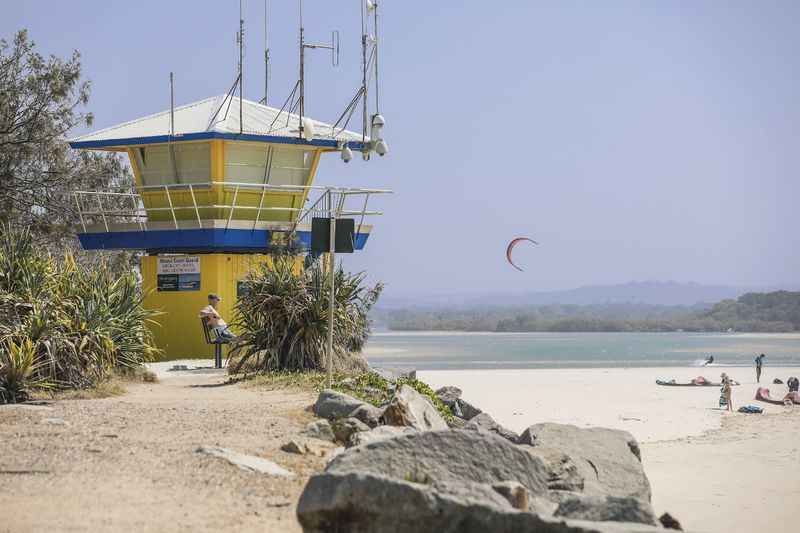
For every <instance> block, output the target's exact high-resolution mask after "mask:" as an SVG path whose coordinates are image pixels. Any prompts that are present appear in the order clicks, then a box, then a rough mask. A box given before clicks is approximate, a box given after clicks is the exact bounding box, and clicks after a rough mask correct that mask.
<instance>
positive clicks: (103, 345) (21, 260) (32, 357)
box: [0, 226, 157, 402]
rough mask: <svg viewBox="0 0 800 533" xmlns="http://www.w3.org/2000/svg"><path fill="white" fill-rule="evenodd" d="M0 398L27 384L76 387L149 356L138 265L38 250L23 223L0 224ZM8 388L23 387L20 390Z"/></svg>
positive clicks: (9, 398) (14, 395)
mask: <svg viewBox="0 0 800 533" xmlns="http://www.w3.org/2000/svg"><path fill="white" fill-rule="evenodd" d="M0 233H2V237H0V365H2V366H1V367H0V388H2V391H3V392H2V395H3V396H2V398H0V401H3V402H10V401H19V400H20V399H24V397H25V396H26V395H27V394H28V391H30V390H31V389H37V388H38V389H40V388H43V387H54V388H58V389H81V388H87V387H92V386H94V385H96V384H97V383H99V382H101V381H104V380H106V379H107V378H108V377H109V376H110V375H111V373H113V372H114V371H115V370H120V369H125V368H135V367H137V366H140V365H141V364H142V363H143V362H145V361H149V360H151V359H152V358H153V356H154V355H155V353H156V352H157V350H156V349H155V348H154V347H153V343H152V337H151V334H150V332H149V330H148V328H147V327H146V326H147V323H148V322H149V321H151V320H152V317H153V316H154V313H153V312H151V311H147V310H145V309H144V307H143V305H142V300H143V295H142V293H141V290H140V287H139V283H138V278H137V275H136V273H135V272H133V271H131V270H125V271H122V272H119V271H116V270H114V269H112V268H111V267H110V265H109V264H108V263H107V262H106V261H105V260H104V259H102V258H100V259H98V260H96V261H95V262H94V263H93V264H91V265H88V264H86V265H84V264H79V263H77V262H76V261H75V259H74V258H73V257H72V256H71V255H69V254H68V255H67V256H65V257H64V258H63V259H62V260H60V261H57V260H56V259H55V258H53V257H51V256H49V255H47V254H44V253H41V252H40V251H39V250H38V249H37V248H36V246H35V245H34V243H33V241H32V239H31V236H30V234H29V233H28V232H27V231H24V230H22V231H17V230H12V229H11V228H9V227H6V226H0ZM12 391H22V394H21V395H20V394H18V393H17V392H12Z"/></svg>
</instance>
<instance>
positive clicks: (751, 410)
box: [739, 405, 764, 414]
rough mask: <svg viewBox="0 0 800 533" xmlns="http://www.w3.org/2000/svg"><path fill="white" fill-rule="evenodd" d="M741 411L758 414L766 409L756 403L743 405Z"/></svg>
mask: <svg viewBox="0 0 800 533" xmlns="http://www.w3.org/2000/svg"><path fill="white" fill-rule="evenodd" d="M739 412H740V413H747V414H758V413H763V412H764V410H763V409H762V408H760V407H758V406H755V405H743V406H742V407H740V408H739Z"/></svg>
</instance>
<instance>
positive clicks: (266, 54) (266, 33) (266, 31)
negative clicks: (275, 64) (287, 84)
mask: <svg viewBox="0 0 800 533" xmlns="http://www.w3.org/2000/svg"><path fill="white" fill-rule="evenodd" d="M268 99H269V2H268V0H264V105H268Z"/></svg>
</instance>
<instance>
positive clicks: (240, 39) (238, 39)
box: [236, 0, 244, 135]
mask: <svg viewBox="0 0 800 533" xmlns="http://www.w3.org/2000/svg"><path fill="white" fill-rule="evenodd" d="M236 42H237V43H239V135H241V134H242V133H243V131H244V129H243V125H244V123H243V122H242V91H243V83H242V82H243V81H244V80H243V72H242V71H243V70H244V69H243V67H242V63H243V59H244V16H243V15H242V0H239V33H237V34H236Z"/></svg>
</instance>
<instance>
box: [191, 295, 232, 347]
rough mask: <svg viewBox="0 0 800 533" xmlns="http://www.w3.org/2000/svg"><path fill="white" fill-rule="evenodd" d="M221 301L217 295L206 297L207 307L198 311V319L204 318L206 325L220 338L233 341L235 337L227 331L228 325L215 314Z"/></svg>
mask: <svg viewBox="0 0 800 533" xmlns="http://www.w3.org/2000/svg"><path fill="white" fill-rule="evenodd" d="M220 301H222V298H220V297H219V296H218V295H217V294H215V293H213V292H212V293H211V294H209V295H208V305H207V306H205V307H204V308H203V309H202V310H201V311H200V317H201V318H204V319H205V320H206V322H207V323H208V326H209V327H210V328H211V330H212V331H213V332H214V333H216V334H217V336H219V337H220V338H223V339H228V340H234V339H236V335H234V334H233V332H232V331H231V330H230V329H228V324H226V323H225V320H223V319H222V316H220V314H219V313H218V312H217V306H218V305H219V302H220Z"/></svg>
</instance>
